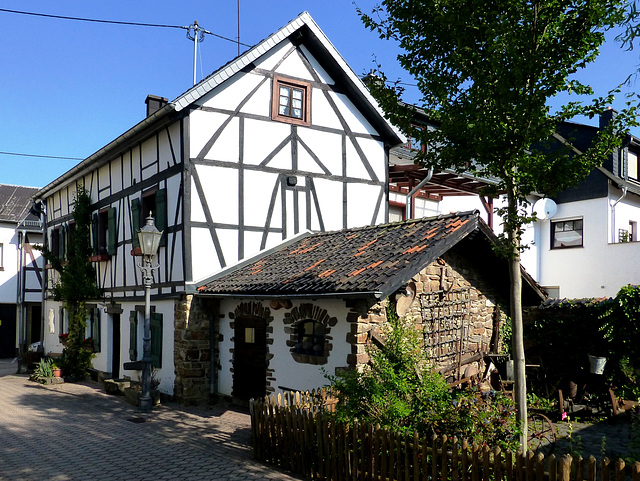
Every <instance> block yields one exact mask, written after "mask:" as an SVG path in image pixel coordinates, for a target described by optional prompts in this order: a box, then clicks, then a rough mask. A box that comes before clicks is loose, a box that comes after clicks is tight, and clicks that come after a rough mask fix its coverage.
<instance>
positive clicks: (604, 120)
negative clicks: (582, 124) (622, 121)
mask: <svg viewBox="0 0 640 481" xmlns="http://www.w3.org/2000/svg"><path fill="white" fill-rule="evenodd" d="M616 115H618V112H617V111H615V110H613V109H612V108H611V107H607V110H605V111H604V112H602V113H601V114H600V118H599V122H598V126H599V127H600V128H601V129H604V128H605V127H606V126H607V125H609V122H611V121H612V120H613V119H615V118H616Z"/></svg>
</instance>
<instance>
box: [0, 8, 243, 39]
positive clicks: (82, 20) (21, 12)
mask: <svg viewBox="0 0 640 481" xmlns="http://www.w3.org/2000/svg"><path fill="white" fill-rule="evenodd" d="M0 12H6V13H15V14H18V15H31V16H33V17H45V18H56V19H59V20H75V21H79V22H93V23H106V24H112V25H129V26H133V27H155V28H176V29H181V30H189V28H191V27H185V26H182V25H167V24H160V23H143V22H123V21H119V20H101V19H97V18H82V17H69V16H66V15H52V14H48V13H36V12H25V11H21V10H9V9H7V8H0ZM202 31H203V32H204V33H206V34H209V35H212V36H214V37H217V38H219V39H221V40H226V41H228V42H233V43H236V44H239V45H242V46H244V47H251V45H247V44H245V43H242V42H239V41H237V40H234V39H232V38H229V37H224V36H222V35H218V34H217V33H213V32H210V31H208V30H204V29H202Z"/></svg>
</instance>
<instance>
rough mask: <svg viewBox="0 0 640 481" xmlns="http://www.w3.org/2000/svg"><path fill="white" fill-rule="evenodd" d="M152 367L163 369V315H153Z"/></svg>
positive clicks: (155, 313)
mask: <svg viewBox="0 0 640 481" xmlns="http://www.w3.org/2000/svg"><path fill="white" fill-rule="evenodd" d="M151 366H152V367H155V368H157V369H160V368H161V367H162V314H158V313H157V312H154V313H152V314H151Z"/></svg>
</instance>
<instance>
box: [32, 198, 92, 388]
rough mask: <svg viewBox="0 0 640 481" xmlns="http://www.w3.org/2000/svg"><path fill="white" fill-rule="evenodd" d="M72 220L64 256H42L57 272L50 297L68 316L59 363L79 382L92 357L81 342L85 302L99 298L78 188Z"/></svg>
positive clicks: (87, 202)
mask: <svg viewBox="0 0 640 481" xmlns="http://www.w3.org/2000/svg"><path fill="white" fill-rule="evenodd" d="M73 221H74V223H73V225H72V230H71V235H70V236H69V242H68V246H67V252H66V256H65V254H64V253H61V255H59V256H57V255H54V254H53V253H52V252H51V251H50V250H49V249H48V248H44V249H43V255H44V257H45V258H46V259H47V261H48V262H49V263H51V266H52V267H53V268H54V269H55V270H56V271H58V272H59V273H60V278H59V280H58V281H57V282H56V283H55V285H54V286H53V298H54V300H56V301H59V302H62V303H63V305H64V308H65V309H66V310H67V312H68V314H69V336H68V337H67V340H66V347H65V349H64V352H63V358H62V361H61V364H62V367H63V369H65V373H66V374H67V375H69V376H71V377H75V378H79V379H82V378H84V377H86V375H87V371H88V369H89V368H90V367H91V358H92V357H93V353H92V352H90V351H88V350H87V349H85V347H84V343H83V341H84V336H85V332H86V327H87V324H86V322H87V321H86V320H87V316H88V310H87V307H86V305H85V303H86V301H89V300H95V299H99V298H101V297H102V291H101V289H100V288H99V287H98V284H97V279H96V271H95V268H94V266H93V264H92V263H91V262H90V260H89V258H90V257H91V254H92V248H91V230H90V226H91V198H90V196H89V193H88V192H87V191H86V190H85V189H84V188H78V190H77V192H76V195H75V199H74V208H73Z"/></svg>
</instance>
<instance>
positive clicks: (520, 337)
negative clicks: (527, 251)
mask: <svg viewBox="0 0 640 481" xmlns="http://www.w3.org/2000/svg"><path fill="white" fill-rule="evenodd" d="M507 197H508V202H509V203H508V208H507V209H508V219H509V220H511V219H515V218H516V216H517V201H516V197H515V192H514V189H512V188H508V189H507ZM506 227H507V229H508V232H507V237H508V239H509V249H510V251H511V252H510V254H511V255H510V256H509V277H510V280H511V292H510V307H511V313H510V314H511V322H512V323H513V339H512V342H513V362H514V371H515V385H514V395H515V402H516V408H517V409H518V421H520V423H521V426H522V435H521V436H520V445H521V446H522V449H523V450H525V449H526V448H527V437H528V425H527V385H526V377H525V358H524V328H523V323H522V272H521V271H520V237H519V236H518V225H517V224H515V223H512V222H509V221H508V222H507V224H506Z"/></svg>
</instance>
